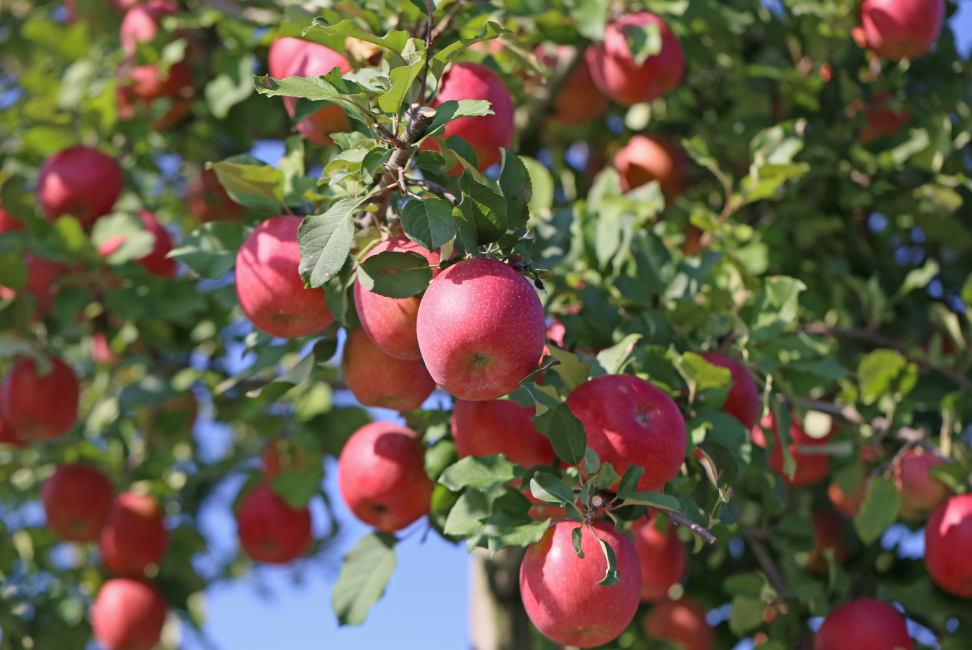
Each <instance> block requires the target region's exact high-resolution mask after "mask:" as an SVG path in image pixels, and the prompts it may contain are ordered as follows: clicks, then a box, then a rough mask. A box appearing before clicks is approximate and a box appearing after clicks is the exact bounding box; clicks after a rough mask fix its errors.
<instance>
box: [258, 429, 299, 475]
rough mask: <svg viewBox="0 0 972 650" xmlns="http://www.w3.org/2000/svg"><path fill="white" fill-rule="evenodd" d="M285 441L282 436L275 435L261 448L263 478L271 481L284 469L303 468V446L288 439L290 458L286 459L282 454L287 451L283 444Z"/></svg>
mask: <svg viewBox="0 0 972 650" xmlns="http://www.w3.org/2000/svg"><path fill="white" fill-rule="evenodd" d="M287 442H288V441H285V440H284V439H283V438H280V437H277V438H274V439H273V440H271V441H270V442H268V443H267V446H266V447H264V448H263V453H262V454H260V460H261V461H262V462H263V478H265V479H266V480H267V481H273V479H275V478H277V477H278V476H280V474H281V472H283V471H284V470H285V469H288V468H292V469H296V470H300V469H303V467H304V463H305V452H304V448H303V447H302V446H300V445H298V444H297V443H296V442H295V441H293V440H290V441H289V446H290V449H289V451H290V454H289V455H290V458H289V459H288V458H286V457H285V456H284V454H285V453H286V452H287V449H286V448H285V447H284V445H285V444H287Z"/></svg>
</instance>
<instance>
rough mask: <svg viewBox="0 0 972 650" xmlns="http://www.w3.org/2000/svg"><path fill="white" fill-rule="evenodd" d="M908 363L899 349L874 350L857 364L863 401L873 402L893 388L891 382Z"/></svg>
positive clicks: (866, 402)
mask: <svg viewBox="0 0 972 650" xmlns="http://www.w3.org/2000/svg"><path fill="white" fill-rule="evenodd" d="M907 365H908V360H907V359H905V358H904V355H902V354H901V353H900V352H898V351H897V350H888V349H880V350H874V351H873V352H871V353H870V354H869V355H867V356H866V357H864V358H863V359H861V362H860V364H859V365H858V366H857V378H858V380H859V382H860V385H861V399H862V400H863V402H864V403H865V404H871V403H872V402H874V400H876V399H877V398H878V397H880V396H881V395H883V394H884V393H886V392H888V391H889V390H891V383H892V382H893V381H894V379H895V378H896V377H897V376H898V375H899V374H900V373H901V371H902V370H904V368H905V366H907Z"/></svg>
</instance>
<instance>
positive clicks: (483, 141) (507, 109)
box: [421, 62, 514, 176]
mask: <svg viewBox="0 0 972 650" xmlns="http://www.w3.org/2000/svg"><path fill="white" fill-rule="evenodd" d="M462 99H485V100H486V101H488V102H489V103H490V109H492V111H493V115H483V116H480V117H461V118H459V119H458V120H456V121H454V122H450V123H449V124H448V125H446V127H445V132H444V133H442V134H441V137H443V138H448V137H449V136H453V135H455V136H459V137H460V138H462V139H463V140H465V141H466V142H468V143H469V145H470V146H471V147H472V148H473V149H474V150H475V151H476V157H477V158H479V166H478V168H479V171H481V172H484V171H486V170H487V169H489V168H490V167H492V166H493V165H495V164H496V163H498V162H499V161H500V157H501V154H500V147H502V148H504V149H509V148H510V144H512V143H513V132H514V127H513V112H514V106H513V98H512V97H511V96H510V91H509V89H508V88H507V87H506V84H505V83H504V82H503V80H502V79H500V78H499V77H498V76H496V73H495V72H493V71H492V70H491V69H490V68H488V67H486V66H485V65H482V64H480V63H468V62H462V63H453V64H452V67H451V68H449V71H448V72H446V73H445V74H444V75H443V76H442V81H441V83H440V84H439V92H438V94H437V95H436V97H435V99H434V100H433V101H432V104H431V106H432V108H438V107H439V106H441V105H442V104H443V103H444V102H447V101H453V100H462ZM421 149H422V151H427V150H432V151H438V150H439V145H438V144H436V143H435V141H434V140H432V139H431V138H429V139H426V140H424V141H423V142H422V146H421ZM448 173H449V174H452V175H453V176H458V175H460V174H462V165H461V164H457V165H456V166H455V167H453V168H452V169H450V170H449V172H448Z"/></svg>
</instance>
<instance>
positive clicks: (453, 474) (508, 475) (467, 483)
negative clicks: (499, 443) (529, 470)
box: [439, 454, 516, 492]
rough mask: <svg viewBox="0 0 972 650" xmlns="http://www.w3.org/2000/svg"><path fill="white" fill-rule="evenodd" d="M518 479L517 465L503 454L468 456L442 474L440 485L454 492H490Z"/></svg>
mask: <svg viewBox="0 0 972 650" xmlns="http://www.w3.org/2000/svg"><path fill="white" fill-rule="evenodd" d="M514 478H516V465H514V464H513V463H511V462H510V461H508V460H507V459H506V456H503V455H502V454H490V455H488V456H466V457H465V458H463V459H462V460H460V461H459V462H458V463H456V464H455V465H451V466H450V467H448V468H446V470H445V471H444V472H442V476H440V477H439V483H441V484H442V485H444V486H446V487H447V488H449V489H450V490H452V491H453V492H458V491H459V490H461V489H463V488H466V487H468V488H472V489H474V490H489V489H491V488H494V487H497V486H499V485H505V484H506V483H509V482H510V481H512V480H513V479H514Z"/></svg>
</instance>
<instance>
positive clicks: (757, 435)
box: [751, 411, 830, 488]
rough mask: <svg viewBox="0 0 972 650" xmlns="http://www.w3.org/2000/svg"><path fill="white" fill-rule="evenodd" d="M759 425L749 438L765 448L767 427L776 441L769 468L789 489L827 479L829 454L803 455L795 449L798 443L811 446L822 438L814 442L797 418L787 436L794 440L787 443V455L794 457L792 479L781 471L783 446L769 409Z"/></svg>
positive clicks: (773, 416) (774, 418)
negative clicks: (794, 466)
mask: <svg viewBox="0 0 972 650" xmlns="http://www.w3.org/2000/svg"><path fill="white" fill-rule="evenodd" d="M759 424H760V426H758V427H754V428H753V430H752V433H751V437H752V439H753V442H754V443H755V444H757V445H759V446H760V447H765V446H766V438H765V434H764V433H763V429H769V430H770V431H772V432H773V436H774V437H775V440H776V442H775V444H774V445H773V453H772V455H771V456H770V459H769V467H770V469H772V470H774V471H775V472H776V473H777V474H779V475H780V477H781V478H782V479H783V482H784V483H786V484H787V485H788V486H790V487H791V488H801V487H806V486H808V485H813V484H814V483H817V482H819V481H822V480H823V479H824V478H826V476H827V472H828V470H829V468H830V457H829V456H827V455H826V454H805V453H802V452H800V450H799V449H798V447H799V446H808V447H810V446H813V445H814V444H819V443H820V442H821V441H819V440H816V441H815V440H814V439H813V438H811V437H810V436H808V435H807V434H806V433H804V431H803V427H802V426H800V423H799V422H797V421H796V419H794V420H793V422H792V424H791V425H790V437H791V438H792V439H793V442H791V443H790V454H791V455H792V456H793V460H795V461H796V472H795V473H794V474H793V478H790V477H789V476H787V475H786V473H784V471H783V447H782V445H781V444H780V436H779V433H778V432H777V428H776V416H775V415H773V412H772V411H770V412H769V413H767V414H766V415H765V416H763V419H762V420H760V423H759ZM761 427H762V428H761ZM828 438H829V436H828ZM825 440H826V439H825Z"/></svg>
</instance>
